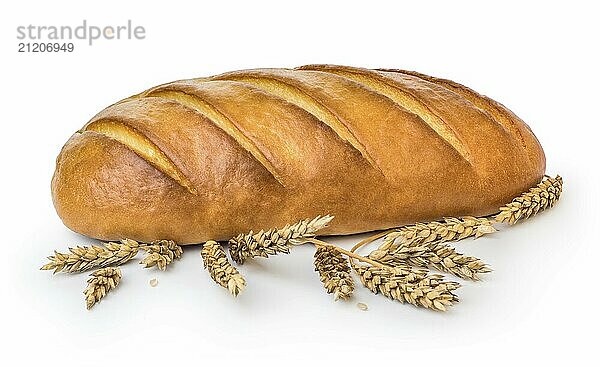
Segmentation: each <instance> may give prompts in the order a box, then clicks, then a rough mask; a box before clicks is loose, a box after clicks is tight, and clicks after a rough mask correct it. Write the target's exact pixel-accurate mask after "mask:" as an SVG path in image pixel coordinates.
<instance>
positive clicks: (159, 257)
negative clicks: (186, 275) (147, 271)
mask: <svg viewBox="0 0 600 367" xmlns="http://www.w3.org/2000/svg"><path fill="white" fill-rule="evenodd" d="M144 250H145V251H146V253H147V256H146V257H145V258H144V259H143V260H142V261H140V264H143V265H144V267H145V268H151V267H153V266H156V267H157V268H159V269H160V270H166V269H167V266H168V265H169V264H171V263H172V262H173V261H174V260H178V259H180V258H181V255H182V254H183V248H182V247H181V246H179V245H178V244H177V243H176V242H175V241H171V240H158V241H154V242H152V243H151V244H150V245H147V246H144Z"/></svg>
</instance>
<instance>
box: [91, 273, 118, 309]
mask: <svg viewBox="0 0 600 367" xmlns="http://www.w3.org/2000/svg"><path fill="white" fill-rule="evenodd" d="M121 276H122V274H121V269H119V268H115V267H108V268H102V269H98V270H96V271H94V272H93V273H92V274H90V277H91V278H89V279H88V281H87V282H88V286H87V288H86V289H85V291H83V294H85V302H86V306H87V309H88V310H89V309H90V308H92V307H94V305H95V304H96V303H97V302H98V301H100V300H101V299H102V298H104V296H106V294H107V293H108V292H110V291H111V290H112V289H114V288H116V287H117V286H118V285H119V282H120V281H121Z"/></svg>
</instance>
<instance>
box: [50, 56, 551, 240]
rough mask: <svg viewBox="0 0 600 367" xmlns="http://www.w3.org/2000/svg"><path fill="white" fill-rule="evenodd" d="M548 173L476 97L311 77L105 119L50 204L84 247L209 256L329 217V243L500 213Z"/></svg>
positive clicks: (355, 74) (267, 81) (184, 93)
mask: <svg viewBox="0 0 600 367" xmlns="http://www.w3.org/2000/svg"><path fill="white" fill-rule="evenodd" d="M107 129H108V130H107ZM544 170H545V161H544V154H543V151H542V149H541V146H540V145H539V143H538V142H537V139H536V138H535V136H534V135H533V133H531V130H529V128H528V127H527V126H526V125H525V124H524V123H523V122H522V121H521V120H520V119H518V118H517V117H516V116H514V114H512V113H511V112H510V111H508V110H507V109H506V108H504V107H503V106H501V105H499V104H497V103H496V102H494V101H492V100H491V99H489V98H487V97H483V96H481V95H479V94H477V93H475V92H473V91H472V90H470V89H468V88H466V87H463V86H460V85H459V84H456V83H453V82H450V81H445V80H441V79H436V78H431V77H427V76H424V75H422V74H417V73H411V72H403V71H373V70H366V69H359V68H349V67H341V66H331V65H308V66H305V67H302V68H299V69H295V70H287V69H259V70H247V71H238V72H232V73H227V74H223V75H219V76H215V77H212V78H203V79H192V80H184V81H178V82H173V83H167V84H163V85H161V86H158V87H156V88H152V89H150V90H148V91H146V92H144V93H141V94H139V95H136V96H134V97H131V98H128V99H126V100H123V101H121V102H119V103H117V104H114V105H112V106H110V107H108V108H106V109H105V110H104V111H102V112H100V113H99V114H98V115H96V116H95V117H94V118H92V120H90V122H89V123H88V124H86V126H85V127H84V128H83V129H82V130H81V132H78V133H76V134H75V135H73V136H72V137H71V139H70V140H69V141H68V142H67V143H66V145H65V146H64V147H63V150H62V151H61V153H60V155H59V157H58V159H57V167H56V172H55V174H54V177H53V180H52V194H53V200H54V204H55V207H56V210H57V212H58V214H59V216H60V217H61V219H62V220H63V222H64V223H65V224H66V225H67V226H68V227H69V228H71V229H72V230H74V231H76V232H79V233H82V234H85V235H88V236H91V237H95V238H100V239H104V240H111V239H118V238H132V239H136V240H141V241H151V240H155V239H158V238H168V239H173V240H175V241H177V242H180V243H199V242H202V241H206V240H209V239H213V240H225V239H229V238H231V237H232V236H234V235H236V234H238V233H242V232H247V231H249V230H251V229H254V230H256V229H266V228H271V227H277V226H281V225H283V224H285V223H290V222H295V221H297V220H298V219H301V218H307V217H314V216H316V215H319V214H327V213H328V214H332V215H334V216H335V217H336V218H335V220H334V221H333V222H331V224H330V227H329V228H327V229H326V230H325V232H324V233H329V234H348V233H356V232H364V231H370V230H376V229H384V228H390V227H395V226H399V225H402V224H406V223H412V222H415V221H423V220H431V219H438V218H440V217H442V216H457V215H483V214H491V213H493V212H494V211H496V210H497V208H498V207H499V206H500V205H502V204H504V203H505V202H508V201H509V200H510V199H511V198H512V197H514V196H516V195H517V194H519V193H520V192H522V191H524V190H526V189H527V188H529V187H530V186H532V185H534V184H535V183H536V182H538V181H539V180H540V179H541V177H542V175H543V173H544Z"/></svg>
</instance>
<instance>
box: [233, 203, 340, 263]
mask: <svg viewBox="0 0 600 367" xmlns="http://www.w3.org/2000/svg"><path fill="white" fill-rule="evenodd" d="M332 219H333V216H330V215H326V216H324V217H321V216H318V217H316V218H314V219H312V220H310V219H304V220H301V221H299V222H297V223H294V224H292V225H289V224H288V225H286V226H285V227H283V228H282V229H270V230H268V231H266V232H265V231H260V232H258V233H253V232H252V231H250V233H248V234H239V235H237V236H236V237H234V238H232V239H230V240H229V254H230V255H231V258H232V259H233V260H234V261H235V262H236V263H238V264H243V263H244V261H245V260H246V259H248V258H252V257H269V255H276V254H278V253H286V254H287V253H289V252H290V249H291V248H292V246H294V245H296V244H299V243H300V242H301V241H302V240H303V239H306V238H310V237H313V236H314V235H315V233H316V232H317V231H318V230H320V229H322V228H324V227H325V226H327V223H329V222H330V221H331V220H332Z"/></svg>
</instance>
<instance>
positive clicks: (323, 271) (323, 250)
mask: <svg viewBox="0 0 600 367" xmlns="http://www.w3.org/2000/svg"><path fill="white" fill-rule="evenodd" d="M315 270H316V271H317V272H318V273H319V277H320V279H321V283H323V286H324V287H325V289H326V290H327V293H333V296H334V299H335V300H336V301H337V300H338V299H342V300H346V299H349V298H350V297H351V296H352V293H353V292H354V280H352V276H351V275H350V266H349V265H348V259H346V258H345V257H343V256H342V254H341V252H340V251H338V249H337V248H336V247H335V246H318V247H317V251H316V252H315Z"/></svg>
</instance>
